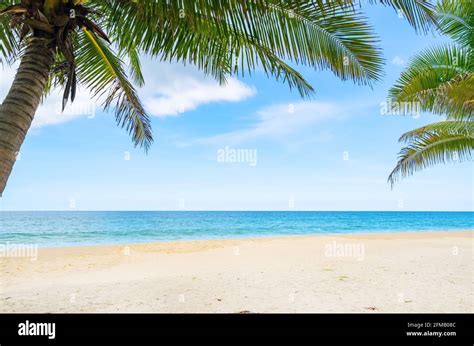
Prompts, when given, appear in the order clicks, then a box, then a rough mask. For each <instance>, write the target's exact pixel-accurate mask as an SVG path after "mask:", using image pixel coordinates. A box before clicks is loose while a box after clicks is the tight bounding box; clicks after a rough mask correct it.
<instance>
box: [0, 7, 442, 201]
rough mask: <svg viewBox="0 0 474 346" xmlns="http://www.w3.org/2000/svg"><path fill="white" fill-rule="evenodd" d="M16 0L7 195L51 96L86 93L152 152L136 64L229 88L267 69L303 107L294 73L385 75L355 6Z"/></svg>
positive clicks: (410, 16) (4, 132)
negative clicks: (143, 58) (163, 64)
mask: <svg viewBox="0 0 474 346" xmlns="http://www.w3.org/2000/svg"><path fill="white" fill-rule="evenodd" d="M18 1H19V0H15V1H14V0H0V9H3V10H2V11H0V59H1V61H2V63H12V62H15V61H18V60H20V65H19V68H18V71H17V74H16V77H15V79H14V81H13V84H12V86H11V89H10V91H9V92H8V94H7V96H6V99H5V100H4V102H3V104H2V105H1V106H0V195H1V194H2V193H3V191H4V189H5V186H6V182H7V179H8V177H9V175H10V173H11V170H12V167H13V165H14V162H15V157H16V154H17V153H18V152H19V150H20V147H21V145H22V143H23V141H24V139H25V136H26V134H27V132H28V129H29V127H30V125H31V122H32V120H33V117H34V115H35V112H36V109H37V107H38V105H39V104H40V102H41V100H42V98H43V97H45V96H47V93H48V91H49V90H51V89H52V88H55V87H61V88H63V89H64V97H63V108H64V107H65V106H66V105H67V103H68V101H69V100H70V101H74V98H75V94H76V85H78V84H79V85H83V86H85V87H86V88H88V89H89V90H91V91H92V93H93V94H94V95H95V96H96V97H98V98H100V99H101V100H103V106H104V109H105V110H109V109H111V110H113V111H114V112H115V116H116V120H117V123H118V124H119V125H120V126H122V127H125V128H126V130H127V131H128V132H129V133H130V134H131V135H132V138H133V142H134V144H135V145H137V146H142V147H144V148H145V150H147V149H148V148H149V146H150V144H151V143H152V140H153V137H152V131H151V126H150V120H149V118H148V116H147V114H146V112H145V109H144V108H143V106H142V103H141V102H140V99H139V98H138V96H137V93H136V89H135V88H136V86H141V85H143V83H144V78H143V75H142V73H141V71H140V59H139V56H140V53H147V54H149V55H152V56H156V57H158V58H159V59H161V60H162V61H177V62H181V63H191V64H194V65H196V66H197V67H198V68H200V69H201V70H202V71H204V72H205V73H206V74H210V75H212V76H213V77H215V78H216V79H217V80H218V81H220V82H221V83H225V81H226V78H227V77H228V76H230V75H240V76H242V75H244V74H249V73H250V72H251V71H252V70H255V69H256V68H260V69H262V70H263V71H264V72H265V73H266V74H267V75H269V76H273V77H274V78H276V80H278V81H282V82H284V83H286V84H288V85H289V87H290V88H296V89H297V90H298V91H299V93H300V94H301V95H302V96H304V97H306V96H310V95H312V94H313V92H314V90H313V88H312V87H311V85H309V83H308V82H307V81H306V80H305V79H304V78H303V76H302V75H301V74H300V73H298V71H296V70H295V69H294V67H292V66H291V65H290V64H295V65H307V66H311V67H314V68H319V69H330V70H331V71H333V72H334V74H335V75H336V76H338V77H339V78H341V79H343V80H346V79H350V80H353V81H355V82H357V83H359V84H370V83H372V82H373V81H376V80H378V79H379V78H380V77H381V74H382V64H383V59H382V58H381V55H380V51H379V49H378V47H377V44H376V40H377V39H376V37H375V35H374V34H373V33H372V29H371V27H370V26H369V25H368V24H367V22H366V20H365V18H364V17H363V15H362V13H361V12H360V9H359V6H358V4H356V0H354V3H352V1H348V0H331V1H329V0H293V1H288V0H199V1H196V0H140V1H136V0H21V1H20V2H19V3H17V2H18ZM370 2H377V1H375V0H370ZM380 2H382V3H383V4H385V5H389V6H392V7H393V8H394V9H396V10H397V11H399V13H401V14H403V15H404V17H405V18H406V19H407V20H408V21H409V23H410V24H411V25H412V26H413V27H415V28H416V29H417V30H423V31H426V30H428V28H429V27H430V26H431V25H432V24H433V23H434V20H435V18H434V11H433V8H432V6H431V5H430V2H429V0H382V1H380ZM111 42H112V43H113V44H111ZM125 61H127V64H126V63H125Z"/></svg>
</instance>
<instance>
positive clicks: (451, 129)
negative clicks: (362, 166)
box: [388, 123, 474, 187]
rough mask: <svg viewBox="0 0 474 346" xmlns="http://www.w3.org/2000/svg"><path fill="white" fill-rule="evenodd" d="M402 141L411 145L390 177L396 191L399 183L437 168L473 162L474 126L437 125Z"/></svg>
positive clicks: (407, 136) (470, 124) (408, 134)
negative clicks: (468, 161) (418, 172)
mask: <svg viewBox="0 0 474 346" xmlns="http://www.w3.org/2000/svg"><path fill="white" fill-rule="evenodd" d="M402 140H409V145H408V146H407V147H405V148H403V149H402V150H401V152H400V159H399V161H398V163H397V165H396V167H395V168H394V169H393V171H392V172H391V173H390V175H389V177H388V181H389V182H390V184H391V185H392V187H393V186H394V184H395V183H396V182H397V181H398V180H399V179H401V178H406V177H408V176H410V175H412V174H413V173H414V172H416V171H419V170H422V169H425V168H427V167H430V166H433V165H435V164H439V163H446V162H463V161H466V160H470V159H472V152H473V150H474V136H473V132H472V123H469V125H468V127H466V128H463V127H459V126H458V125H455V126H452V125H451V124H443V125H434V126H432V127H431V128H429V127H428V128H427V129H426V130H423V129H418V130H415V131H412V132H411V133H407V134H405V135H404V136H402Z"/></svg>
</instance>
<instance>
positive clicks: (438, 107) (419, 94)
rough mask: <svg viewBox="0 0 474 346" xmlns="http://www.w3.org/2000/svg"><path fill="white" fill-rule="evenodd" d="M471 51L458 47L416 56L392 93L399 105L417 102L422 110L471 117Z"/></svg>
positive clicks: (473, 81)
mask: <svg viewBox="0 0 474 346" xmlns="http://www.w3.org/2000/svg"><path fill="white" fill-rule="evenodd" d="M470 55H471V51H470V50H469V49H466V48H464V47H459V46H457V45H452V44H450V45H443V46H439V47H433V48H429V49H427V50H425V51H423V52H421V53H419V54H418V55H416V56H415V57H414V58H413V59H412V60H411V62H410V65H409V68H408V69H407V70H405V71H404V72H403V73H402V75H401V76H400V78H399V80H398V81H397V83H396V84H395V85H394V86H393V87H392V88H391V89H390V91H389V97H390V98H391V99H393V100H394V101H397V102H418V103H419V105H420V106H421V109H422V110H424V111H429V112H433V113H437V114H445V115H449V116H451V117H453V118H467V117H472V115H473V112H474V107H473V105H472V103H471V102H470V101H472V100H473V99H474V75H473V73H474V63H473V60H472V59H471V57H470Z"/></svg>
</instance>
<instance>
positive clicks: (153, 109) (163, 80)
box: [140, 60, 256, 118]
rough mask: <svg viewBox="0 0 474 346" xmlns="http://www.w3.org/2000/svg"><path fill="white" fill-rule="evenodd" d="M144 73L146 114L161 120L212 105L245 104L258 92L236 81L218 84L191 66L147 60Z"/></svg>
mask: <svg viewBox="0 0 474 346" xmlns="http://www.w3.org/2000/svg"><path fill="white" fill-rule="evenodd" d="M143 70H144V75H145V79H146V84H145V87H144V88H143V89H142V90H141V91H140V95H142V99H143V101H144V105H145V108H146V110H147V112H149V113H150V115H153V116H157V117H161V118H163V117H168V116H178V115H179V114H180V113H183V112H187V111H192V110H195V109H196V108H198V107H199V106H201V105H205V104H209V103H214V102H238V101H242V100H244V99H246V98H249V97H251V96H253V95H255V93H256V90H255V88H254V87H250V86H248V85H246V84H244V83H242V82H240V81H239V80H237V79H235V78H228V80H227V84H225V85H219V84H218V83H217V82H216V81H215V80H214V79H213V78H211V77H205V76H204V75H203V74H202V73H201V72H199V71H198V70H197V69H196V68H195V67H191V66H186V67H184V66H181V65H177V64H165V63H158V62H153V61H150V60H147V61H146V62H145V64H144V69H143Z"/></svg>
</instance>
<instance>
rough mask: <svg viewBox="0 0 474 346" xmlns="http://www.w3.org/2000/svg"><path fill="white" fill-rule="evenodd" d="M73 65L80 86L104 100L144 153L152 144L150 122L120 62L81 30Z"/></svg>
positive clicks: (97, 41) (99, 41) (87, 32)
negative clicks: (84, 86) (143, 149)
mask: <svg viewBox="0 0 474 346" xmlns="http://www.w3.org/2000/svg"><path fill="white" fill-rule="evenodd" d="M76 62H77V70H78V78H79V81H80V83H81V84H84V85H86V86H87V87H88V88H89V89H90V90H91V91H92V92H93V93H94V94H95V95H96V97H98V98H101V97H105V101H104V108H105V109H106V110H108V109H109V108H113V109H114V111H115V117H116V119H117V123H118V124H119V125H120V126H122V127H124V128H126V130H127V131H128V132H129V133H130V134H131V135H132V138H133V141H134V143H135V145H140V146H143V147H144V148H145V149H146V150H147V149H148V148H149V146H150V145H151V143H152V141H153V137H152V132H151V125H150V119H149V117H148V115H147V114H146V112H145V109H144V108H143V106H142V104H141V102H140V100H139V98H138V96H137V94H136V91H135V89H134V87H133V86H132V84H131V83H130V82H129V80H128V78H127V75H126V73H125V71H124V68H123V66H122V61H121V60H120V59H119V58H118V57H117V56H116V55H115V54H114V52H113V51H112V50H111V49H110V48H109V47H108V46H107V45H106V44H104V42H102V41H101V39H100V38H98V37H97V36H95V34H94V33H92V32H91V31H89V30H87V29H84V30H82V31H81V32H80V33H79V34H78V49H77V59H76Z"/></svg>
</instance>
